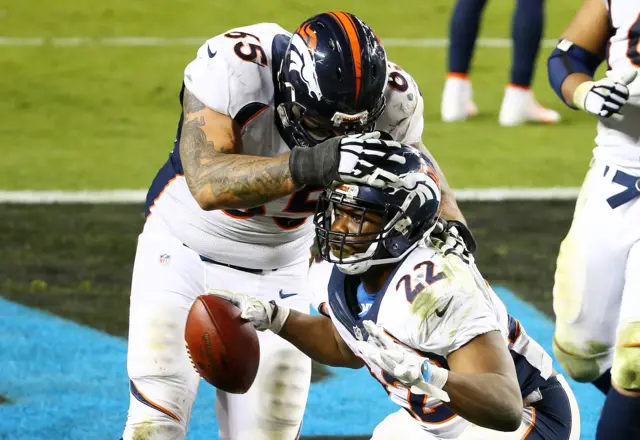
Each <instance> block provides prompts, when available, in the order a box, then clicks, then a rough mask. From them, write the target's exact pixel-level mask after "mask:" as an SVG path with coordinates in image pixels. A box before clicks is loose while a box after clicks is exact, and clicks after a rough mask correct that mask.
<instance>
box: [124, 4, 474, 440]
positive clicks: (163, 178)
mask: <svg viewBox="0 0 640 440" xmlns="http://www.w3.org/2000/svg"><path fill="white" fill-rule="evenodd" d="M180 100H181V105H182V114H181V116H180V121H179V124H178V132H177V136H176V140H175V147H174V149H173V151H172V152H171V153H170V155H169V159H168V161H167V162H166V164H165V165H164V166H163V167H162V168H161V169H160V171H159V172H158V174H157V176H156V177H155V179H154V181H153V183H152V184H151V187H150V189H149V192H148V195H147V204H146V215H147V217H146V222H145V224H144V229H143V231H142V233H141V234H140V236H139V239H138V245H137V250H136V257H135V262H134V268H133V279H132V287H131V302H130V324H129V341H128V357H127V370H128V374H129V378H130V383H129V386H130V392H131V393H130V394H131V396H130V407H129V413H128V418H127V422H126V426H125V429H124V434H123V438H124V439H125V440H131V439H134V438H140V436H143V437H144V438H145V439H149V440H169V439H171V440H174V439H183V438H185V435H186V432H187V428H188V424H189V418H190V415H191V408H192V405H193V402H194V400H195V397H196V393H197V390H198V386H199V384H200V377H199V376H198V374H197V373H196V372H195V371H194V370H193V368H192V367H191V365H190V362H189V359H188V356H187V353H186V349H185V345H184V330H185V321H186V317H187V314H188V311H189V308H190V306H191V304H192V303H193V301H194V300H195V298H196V297H197V296H198V295H200V294H202V292H206V291H208V290H209V289H233V290H241V291H243V292H246V293H248V294H251V295H254V296H256V297H259V298H262V299H264V300H266V301H275V303H277V304H281V305H283V306H286V307H287V308H290V309H294V310H297V311H300V312H301V313H308V311H309V304H310V303H309V296H308V290H309V289H308V287H307V272H308V267H309V263H308V262H309V258H310V251H309V249H310V247H311V245H312V242H313V237H314V234H313V224H312V222H310V221H308V217H309V216H311V215H312V214H313V213H314V209H315V204H316V201H317V199H318V195H319V193H320V191H322V190H323V188H324V187H325V186H327V185H328V184H330V183H332V182H344V183H366V184H368V185H372V186H374V187H382V186H385V185H394V184H395V182H397V181H398V180H399V179H401V177H400V176H398V175H397V174H394V172H393V169H394V165H397V162H398V161H402V158H401V157H400V156H398V154H397V152H398V151H399V149H400V144H398V142H403V143H405V144H409V145H412V146H413V147H415V148H419V149H421V150H423V151H425V152H426V149H425V148H424V146H423V145H422V141H421V137H422V130H423V101H422V97H421V95H420V91H419V90H418V87H417V85H416V83H415V81H414V80H413V79H412V78H411V76H410V75H409V74H407V73H406V72H405V71H403V70H402V69H401V68H400V67H399V66H397V65H395V64H393V63H391V62H389V61H388V60H387V57H386V54H385V51H384V49H383V47H382V45H381V43H380V41H379V39H378V37H377V36H376V35H375V34H374V32H373V31H372V30H371V28H370V27H369V26H367V25H366V24H365V23H363V22H362V21H361V20H360V19H358V18H357V17H356V16H354V15H352V14H348V13H345V12H339V11H336V12H327V13H322V14H319V15H316V16H314V17H312V18H310V19H308V20H307V21H305V22H304V23H303V24H302V25H301V26H300V27H298V28H297V29H296V30H295V32H294V33H289V32H287V31H286V30H285V29H283V28H282V27H280V26H278V25H277V24H273V23H262V24H257V25H252V26H246V27H241V28H237V29H232V30H229V31H228V32H225V33H224V34H221V35H218V36H216V37H214V38H211V39H210V40H208V41H206V42H205V43H204V44H203V45H202V47H200V49H199V50H198V51H197V55H196V57H195V59H194V60H193V61H192V62H191V63H190V64H189V65H188V66H187V67H186V69H185V71H184V80H183V86H182V91H181V93H180ZM392 139H393V140H392ZM396 141H398V142H396ZM434 167H435V168H436V172H437V173H438V175H439V176H438V178H439V179H440V182H442V183H443V185H445V190H444V195H443V205H444V207H443V215H444V217H445V218H447V219H453V220H462V221H464V219H463V218H462V215H461V213H460V211H459V209H458V208H457V205H456V203H455V200H454V198H453V196H452V193H451V191H450V189H449V188H448V186H447V185H446V180H445V179H444V176H443V175H442V173H441V171H440V170H439V169H438V167H437V165H436V164H435V162H434ZM259 337H260V352H261V359H260V368H259V371H258V375H257V378H256V380H255V382H254V384H253V386H252V388H251V389H250V390H249V391H248V392H247V393H246V394H243V395H235V394H228V393H224V392H221V391H218V392H217V398H216V415H217V419H218V424H219V430H220V432H219V435H220V438H221V439H223V440H227V439H234V440H239V439H248V440H249V439H250V440H260V439H266V438H278V439H282V440H293V439H295V438H297V437H298V436H299V433H300V427H301V421H302V416H303V412H304V408H305V405H306V400H307V394H308V389H309V385H310V375H311V360H310V359H309V358H308V357H307V356H305V355H304V354H303V353H302V352H300V351H299V350H298V349H296V348H295V347H294V346H293V345H291V344H290V343H289V342H287V341H285V340H283V339H281V338H278V337H277V336H276V335H274V334H268V333H262V334H260V335H259ZM276 403H277V404H276Z"/></svg>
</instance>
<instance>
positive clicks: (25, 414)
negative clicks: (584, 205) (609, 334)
mask: <svg viewBox="0 0 640 440" xmlns="http://www.w3.org/2000/svg"><path fill="white" fill-rule="evenodd" d="M496 291H497V292H498V293H499V295H500V296H501V297H502V298H503V300H504V301H505V303H506V304H507V308H508V309H509V311H510V313H511V314H512V315H513V316H514V317H517V318H518V319H519V320H520V321H521V322H522V324H523V325H524V326H525V327H526V329H527V332H528V333H529V334H530V335H532V336H533V337H534V338H535V339H537V340H538V341H540V342H541V343H542V344H543V345H544V346H545V348H547V349H550V347H549V345H550V341H551V335H552V330H553V329H552V324H551V322H550V321H549V320H548V319H547V318H545V317H544V316H543V315H542V314H541V313H540V312H538V311H537V310H535V309H534V308H533V307H531V306H530V305H528V304H526V303H524V302H523V301H521V300H520V299H518V298H517V297H516V296H515V295H513V294H512V293H511V292H509V291H507V290H506V289H500V288H498V289H496ZM556 367H557V366H556ZM332 372H333V373H334V376H332V377H330V378H328V379H327V380H325V381H323V382H321V383H319V384H314V385H313V387H312V391H311V393H310V396H309V402H308V405H307V413H306V415H305V419H304V425H303V434H304V435H323V434H324V435H339V434H342V435H351V434H366V433H371V432H372V431H373V428H374V427H375V425H376V424H377V423H378V422H380V421H381V420H382V419H384V417H385V416H386V415H388V414H389V413H391V412H393V411H395V410H397V407H396V406H395V405H393V404H392V403H391V402H390V401H389V399H387V397H386V393H385V392H384V390H383V389H382V387H380V386H379V385H378V384H377V383H376V382H375V381H374V380H373V379H371V377H370V376H369V374H368V373H367V371H366V370H364V369H363V370H346V369H332ZM572 385H574V384H572ZM574 389H575V392H576V396H577V397H578V401H579V404H580V407H581V409H582V420H583V423H582V427H583V436H582V438H592V437H593V432H594V427H595V422H596V420H597V416H598V412H599V410H600V408H601V405H602V401H603V398H602V396H601V395H600V394H599V393H598V392H597V391H594V390H592V387H590V386H585V385H577V386H575V388H574ZM0 394H2V395H5V396H7V397H8V398H9V399H11V400H12V401H13V403H10V404H5V405H0V439H4V438H7V439H8V438H10V439H12V440H27V439H29V440H38V439H65V440H66V439H69V440H75V439H78V440H80V439H83V440H87V439H113V440H116V439H118V438H120V435H121V432H122V426H123V423H124V419H125V417H126V411H127V406H128V401H129V393H128V379H127V374H126V342H125V340H123V339H121V338H117V337H113V336H109V335H106V334H104V333H101V332H98V331H96V330H93V329H91V328H88V327H84V326H81V325H78V324H75V323H73V322H70V321H67V320H64V319H62V318H58V317H55V316H52V315H50V314H47V313H44V312H42V311H38V310H35V309H30V308H28V307H24V306H22V305H19V304H16V303H13V302H10V301H6V300H4V299H1V298H0ZM214 399H215V394H214V389H213V387H211V386H209V385H208V384H206V383H205V382H203V383H202V386H201V387H200V392H199V394H198V399H197V401H196V404H195V406H194V410H193V415H192V422H191V426H190V430H189V435H188V436H187V438H188V439H201V438H217V435H216V433H217V425H216V421H215V414H214V410H213V403H214Z"/></svg>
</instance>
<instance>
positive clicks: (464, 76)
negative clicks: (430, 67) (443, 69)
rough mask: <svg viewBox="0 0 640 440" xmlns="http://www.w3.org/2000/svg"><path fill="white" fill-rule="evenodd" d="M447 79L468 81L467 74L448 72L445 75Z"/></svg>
mask: <svg viewBox="0 0 640 440" xmlns="http://www.w3.org/2000/svg"><path fill="white" fill-rule="evenodd" d="M449 78H458V79H469V74H468V73H461V72H449V73H447V79H449Z"/></svg>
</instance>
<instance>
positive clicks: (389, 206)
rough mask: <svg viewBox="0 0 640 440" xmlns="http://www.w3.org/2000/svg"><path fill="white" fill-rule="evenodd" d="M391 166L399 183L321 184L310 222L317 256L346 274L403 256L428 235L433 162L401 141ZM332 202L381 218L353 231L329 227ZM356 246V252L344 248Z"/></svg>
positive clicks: (436, 202) (432, 218)
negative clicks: (396, 160) (373, 224)
mask: <svg viewBox="0 0 640 440" xmlns="http://www.w3.org/2000/svg"><path fill="white" fill-rule="evenodd" d="M400 151H401V153H400V154H401V156H402V157H403V158H404V159H405V160H404V163H398V164H397V165H396V168H397V169H396V170H393V172H394V174H396V175H397V176H398V177H399V178H400V180H399V182H400V184H394V185H393V187H387V188H382V189H380V188H374V187H370V186H366V185H344V184H342V185H339V186H337V187H335V188H327V189H325V191H324V193H323V194H322V195H321V196H320V198H319V199H318V204H317V206H316V213H315V216H314V224H315V227H316V239H317V242H318V248H319V251H320V256H321V257H322V258H323V259H324V260H326V261H329V262H331V263H336V264H337V265H338V268H339V269H340V270H341V271H342V272H345V273H347V274H352V275H353V274H359V273H363V272H365V271H367V270H368V269H369V268H370V267H371V266H373V265H378V264H387V263H394V262H397V261H400V260H401V259H403V258H404V257H405V256H406V255H407V254H408V253H409V252H410V251H411V250H412V249H414V248H415V247H416V246H417V245H418V244H419V243H420V242H422V241H423V240H425V239H426V238H428V236H429V234H430V233H431V231H432V230H433V228H434V227H435V225H436V221H437V220H438V215H439V210H440V200H441V191H440V184H439V183H438V180H437V177H436V175H435V172H434V171H433V168H434V167H433V164H432V162H431V161H430V160H429V158H428V157H427V156H426V155H425V154H424V153H422V152H420V151H418V150H416V149H414V148H411V147H408V146H403V147H402V148H401V149H400ZM336 208H337V209H338V210H345V209H348V210H349V212H351V213H352V214H351V215H354V214H353V213H355V215H357V216H358V217H359V218H361V219H364V218H365V217H366V216H367V214H374V215H376V216H378V217H379V218H381V221H380V228H379V230H377V231H375V232H367V231H364V230H363V227H362V223H360V226H359V230H358V232H356V233H350V232H343V231H337V230H335V229H332V223H333V222H334V221H335V218H336V217H335V213H336ZM354 245H355V246H357V247H358V248H360V249H361V251H359V252H349V251H348V250H347V249H348V248H353V247H354Z"/></svg>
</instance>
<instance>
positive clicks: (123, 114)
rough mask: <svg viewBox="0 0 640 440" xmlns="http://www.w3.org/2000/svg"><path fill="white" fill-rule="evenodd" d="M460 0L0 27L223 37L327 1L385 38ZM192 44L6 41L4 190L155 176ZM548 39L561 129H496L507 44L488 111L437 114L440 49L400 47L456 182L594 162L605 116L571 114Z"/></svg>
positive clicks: (69, 10)
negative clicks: (598, 125) (453, 116)
mask: <svg viewBox="0 0 640 440" xmlns="http://www.w3.org/2000/svg"><path fill="white" fill-rule="evenodd" d="M578 3H579V2H578V1H577V0H556V1H554V2H548V11H547V29H546V37H548V38H556V37H557V36H558V35H559V34H560V32H561V31H562V29H563V27H564V26H565V25H566V24H567V22H568V20H569V19H570V17H571V15H572V14H573V11H574V10H575V9H576V8H577V4H578ZM451 4H452V2H451V1H450V0H433V1H429V2H418V1H414V2H408V3H407V2H405V3H398V2H394V1H390V0H379V1H375V2H368V1H356V0H349V1H346V0H345V1H340V2H338V1H326V2H320V1H312V2H308V1H307V2H302V1H297V0H273V1H270V2H264V1H258V0H248V1H244V2H242V5H241V6H240V7H238V6H237V2H222V1H209V2H202V1H194V0H182V1H180V2H152V1H150V0H132V1H125V0H114V1H110V2H106V3H98V4H96V3H86V2H82V1H79V0H60V1H56V2H44V3H42V4H40V3H39V4H38V6H37V13H34V8H35V6H34V4H33V2H32V1H31V2H30V1H27V2H9V1H8V0H1V1H0V36H7V37H40V36H43V37H77V36H85V37H86V36H89V37H109V36H164V37H185V36H202V37H203V41H204V39H205V38H206V37H211V36H213V35H216V34H218V33H220V32H222V31H224V30H226V29H228V28H231V27H235V26H240V25H246V24H252V23H256V22H262V21H277V22H278V23H280V24H281V25H283V26H285V27H286V28H288V29H293V28H295V26H296V25H297V24H299V23H300V22H301V21H302V20H303V19H304V18H306V17H307V16H309V15H312V14H314V13H317V12H319V11H321V10H323V9H331V8H340V9H343V10H348V11H351V12H354V13H356V14H357V15H359V16H361V17H362V18H363V19H364V20H365V21H367V22H369V23H370V24H371V25H372V27H373V28H374V29H375V30H376V32H377V33H378V35H380V36H381V37H382V39H383V40H384V39H385V38H442V37H446V36H447V25H448V19H449V9H450V7H451ZM511 8H512V2H509V1H493V2H490V4H489V6H488V8H487V11H486V12H485V21H484V27H483V32H482V36H483V37H491V38H504V37H509V35H510V30H509V28H510V20H511V19H510V14H511ZM197 47H198V46H197V45H194V46H193V47H191V46H184V45H182V46H171V45H168V46H154V47H104V46H100V45H84V46H80V47H57V46H52V45H44V46H38V47H13V46H10V45H9V46H0V72H2V74H1V75H0V90H1V91H2V92H0V97H1V98H0V119H1V120H2V124H0V146H1V148H2V152H3V160H2V162H1V163H0V189H34V190H44V189H68V190H79V189H106V188H109V189H110V188H143V187H146V186H147V185H148V184H149V182H150V180H151V179H152V177H153V175H154V174H155V172H156V171H157V169H158V167H159V166H160V165H161V164H162V163H163V162H164V161H165V159H166V155H167V152H168V151H169V150H170V149H171V147H172V142H173V138H174V134H175V125H176V122H177V118H178V115H179V111H180V110H179V104H178V100H177V93H178V91H179V88H180V85H181V81H182V71H183V69H184V67H185V65H186V64H187V63H188V62H189V61H190V60H191V58H192V57H193V56H194V54H195V50H196V49H197ZM549 50H550V49H548V48H545V49H542V52H541V57H540V60H539V63H538V66H539V68H538V71H537V75H536V83H535V84H536V93H537V96H538V98H539V100H540V101H541V102H543V103H545V104H547V105H549V106H551V107H553V108H555V109H559V110H560V111H561V113H562V116H563V118H564V119H565V121H564V123H563V124H562V125H560V126H557V127H546V126H529V127H519V128H508V129H507V128H500V127H499V126H498V124H497V122H496V121H497V114H498V111H499V106H500V102H501V99H502V91H503V88H504V86H505V83H506V81H507V79H508V71H509V63H510V60H509V55H510V51H509V49H506V48H480V49H479V50H478V51H477V53H476V57H475V69H474V72H473V80H474V85H475V97H476V101H477V103H478V105H479V107H480V111H481V116H479V117H478V118H477V120H475V121H473V122H471V123H465V124H453V125H447V124H443V123H441V122H440V120H439V108H440V93H441V87H442V84H443V80H444V72H445V59H446V58H445V57H446V50H445V49H444V48H415V47H411V48H410V47H390V48H389V49H388V52H389V57H390V59H392V60H393V61H395V62H397V63H398V64H400V65H401V66H403V67H404V68H405V69H406V70H408V71H409V72H410V73H412V74H413V75H414V76H415V78H416V79H417V81H418V83H419V84H420V87H421V89H422V92H423V94H424V98H425V106H426V109H425V119H426V128H425V135H424V140H425V142H426V144H427V145H428V146H429V147H430V148H431V149H432V150H433V151H434V153H435V154H436V156H437V158H438V160H439V161H440V162H441V163H442V165H443V168H444V169H445V171H446V172H447V174H448V176H449V179H450V180H451V182H452V184H453V185H454V186H455V187H458V188H460V187H487V186H542V187H548V186H556V185H562V186H567V185H568V186H577V185H579V184H580V182H581V180H582V177H583V174H584V171H585V169H586V166H587V163H588V160H589V155H590V149H591V147H592V138H593V136H594V126H595V122H594V121H593V120H592V119H591V118H590V117H589V116H587V115H584V114H579V113H576V112H572V111H571V110H569V109H568V108H566V107H564V105H563V104H561V103H560V101H559V100H558V99H557V98H556V96H555V95H554V94H553V92H552V91H551V90H550V88H549V86H548V84H547V80H546V54H547V53H548V52H549Z"/></svg>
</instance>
